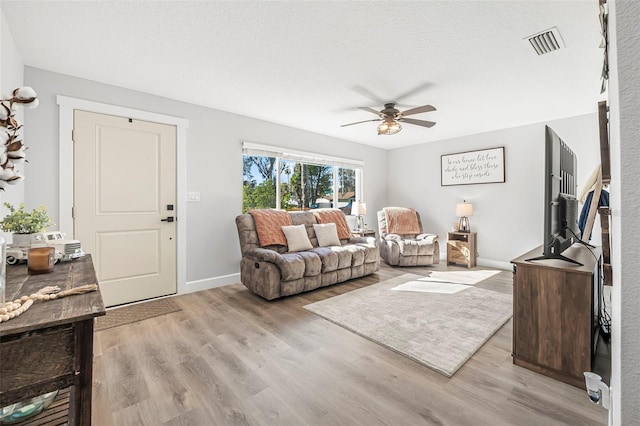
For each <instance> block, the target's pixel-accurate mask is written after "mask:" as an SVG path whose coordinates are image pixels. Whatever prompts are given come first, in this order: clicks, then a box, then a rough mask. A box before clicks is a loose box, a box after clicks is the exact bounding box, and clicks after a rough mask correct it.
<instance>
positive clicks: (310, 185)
mask: <svg viewBox="0 0 640 426" xmlns="http://www.w3.org/2000/svg"><path fill="white" fill-rule="evenodd" d="M243 181H244V184H243V197H242V211H243V212H245V213H246V212H247V211H249V210H251V209H259V208H281V209H285V210H309V209H316V208H323V207H338V208H342V209H343V210H345V213H347V214H349V213H350V209H351V202H352V201H354V200H355V197H356V170H355V169H349V168H343V167H338V166H332V165H329V164H310V163H303V162H298V161H292V160H286V159H281V158H277V157H265V156H253V155H244V156H243ZM334 183H335V184H334ZM278 186H279V189H280V191H277V189H278ZM278 192H279V200H278ZM334 192H337V197H334ZM334 198H337V203H334Z"/></svg>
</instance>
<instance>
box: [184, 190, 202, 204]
mask: <svg viewBox="0 0 640 426" xmlns="http://www.w3.org/2000/svg"><path fill="white" fill-rule="evenodd" d="M187 201H191V202H195V201H200V193H199V192H187Z"/></svg>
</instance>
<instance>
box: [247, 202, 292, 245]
mask: <svg viewBox="0 0 640 426" xmlns="http://www.w3.org/2000/svg"><path fill="white" fill-rule="evenodd" d="M249 214H250V215H251V216H253V221H254V222H255V223H256V231H257V232H258V240H259V241H260V247H265V246H272V245H280V246H286V245H287V237H285V236H284V232H282V227H283V226H288V225H291V224H292V223H291V216H289V213H287V212H286V211H284V210H276V209H258V210H249Z"/></svg>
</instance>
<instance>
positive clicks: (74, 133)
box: [71, 130, 76, 142]
mask: <svg viewBox="0 0 640 426" xmlns="http://www.w3.org/2000/svg"><path fill="white" fill-rule="evenodd" d="M75 141H76V131H75V130H72V131H71V142H75Z"/></svg>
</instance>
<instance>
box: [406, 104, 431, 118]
mask: <svg viewBox="0 0 640 426" xmlns="http://www.w3.org/2000/svg"><path fill="white" fill-rule="evenodd" d="M435 110H436V109H435V107H433V106H431V105H422V106H419V107H415V108H411V109H408V110H406V111H402V112H401V113H400V114H402V116H406V115H413V114H420V113H421V112H430V111H435Z"/></svg>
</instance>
